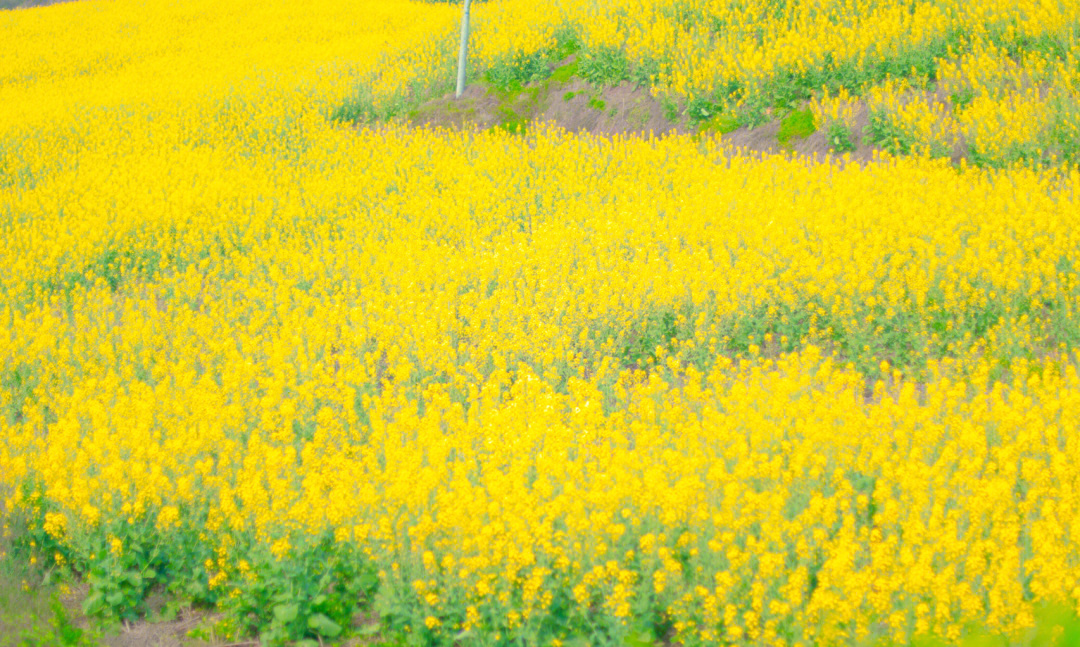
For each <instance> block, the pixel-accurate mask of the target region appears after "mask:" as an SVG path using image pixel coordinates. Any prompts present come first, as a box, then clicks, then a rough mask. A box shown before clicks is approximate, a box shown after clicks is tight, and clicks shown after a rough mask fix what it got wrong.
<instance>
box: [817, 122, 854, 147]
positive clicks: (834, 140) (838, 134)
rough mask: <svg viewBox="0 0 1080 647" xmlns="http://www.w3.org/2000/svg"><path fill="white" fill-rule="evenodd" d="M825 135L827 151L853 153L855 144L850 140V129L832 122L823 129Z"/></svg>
mask: <svg viewBox="0 0 1080 647" xmlns="http://www.w3.org/2000/svg"><path fill="white" fill-rule="evenodd" d="M825 133H826V136H827V137H828V140H829V149H830V150H832V151H833V152H835V153H851V152H854V151H855V148H856V146H855V142H854V141H852V139H851V129H850V128H848V127H847V125H846V124H844V123H843V122H840V121H832V122H829V124H828V125H827V126H826V127H825Z"/></svg>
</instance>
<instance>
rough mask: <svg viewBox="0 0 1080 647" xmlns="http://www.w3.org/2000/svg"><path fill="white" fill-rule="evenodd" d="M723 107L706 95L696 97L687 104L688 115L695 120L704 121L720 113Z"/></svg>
mask: <svg viewBox="0 0 1080 647" xmlns="http://www.w3.org/2000/svg"><path fill="white" fill-rule="evenodd" d="M721 110H722V109H721V107H720V106H718V105H717V104H715V103H713V102H712V101H710V100H709V99H707V98H705V97H694V98H693V99H691V100H690V103H689V104H687V106H686V116H688V117H690V120H691V121H693V122H697V123H700V122H703V121H706V120H708V119H712V118H713V117H715V116H717V115H719V114H720V113H721Z"/></svg>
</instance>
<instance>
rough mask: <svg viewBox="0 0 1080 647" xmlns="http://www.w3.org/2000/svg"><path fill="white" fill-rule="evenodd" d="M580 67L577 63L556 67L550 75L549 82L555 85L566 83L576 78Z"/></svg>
mask: <svg viewBox="0 0 1080 647" xmlns="http://www.w3.org/2000/svg"><path fill="white" fill-rule="evenodd" d="M580 67H581V63H580V62H578V61H574V62H573V63H569V64H567V65H563V66H561V67H557V68H555V71H554V72H552V73H551V80H552V81H554V82H556V83H566V82H567V81H569V80H570V79H572V78H574V77H575V76H577V74H578V69H579V68H580Z"/></svg>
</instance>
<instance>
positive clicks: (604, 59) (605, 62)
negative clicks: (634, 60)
mask: <svg viewBox="0 0 1080 647" xmlns="http://www.w3.org/2000/svg"><path fill="white" fill-rule="evenodd" d="M579 69H580V74H581V77H582V78H584V79H585V80H586V81H588V82H589V83H592V84H593V85H597V86H602V87H603V86H612V85H618V84H619V83H621V82H623V81H626V80H627V79H629V78H630V65H629V63H628V61H627V59H626V54H625V53H624V52H623V51H622V50H621V49H616V48H614V47H601V48H597V49H594V50H591V51H587V52H585V53H584V54H582V55H581V67H580V68H579Z"/></svg>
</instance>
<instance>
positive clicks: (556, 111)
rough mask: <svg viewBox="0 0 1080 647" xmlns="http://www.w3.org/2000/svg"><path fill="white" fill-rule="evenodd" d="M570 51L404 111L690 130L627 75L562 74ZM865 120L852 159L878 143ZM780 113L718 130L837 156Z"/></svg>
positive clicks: (757, 142) (421, 121)
mask: <svg viewBox="0 0 1080 647" xmlns="http://www.w3.org/2000/svg"><path fill="white" fill-rule="evenodd" d="M573 63H574V58H573V57H570V58H568V59H566V60H564V61H562V62H560V63H559V64H558V65H556V66H555V67H554V68H553V69H552V70H551V71H552V75H551V77H550V78H548V79H545V80H543V81H536V82H532V83H529V84H527V85H525V86H524V87H522V88H520V89H518V90H514V91H510V92H501V91H499V90H496V89H495V88H493V87H491V86H489V85H487V84H485V83H475V84H473V85H470V86H468V87H466V89H465V91H464V92H463V93H462V95H461V97H457V98H455V97H454V93H452V92H451V93H449V94H447V95H444V96H442V97H439V98H437V99H432V100H430V101H428V102H426V103H424V104H422V105H421V106H420V107H419V108H417V109H416V110H414V111H412V112H411V113H410V114H409V122H410V123H412V124H413V125H416V126H431V127H439V128H452V129H462V128H468V129H472V128H475V129H478V130H487V129H490V128H504V129H506V130H508V131H510V132H524V130H525V129H526V128H528V124H529V123H531V122H537V123H542V122H553V123H555V124H556V125H558V126H560V127H562V128H564V129H566V130H567V131H569V132H575V133H590V134H595V135H606V136H612V135H639V136H646V135H648V134H649V133H652V134H654V135H658V136H660V135H667V134H673V133H677V134H687V133H694V132H696V129H695V126H694V125H692V124H691V123H690V121H689V120H688V119H687V118H686V117H685V116H683V115H679V114H671V112H670V111H669V110H668V109H666V108H665V106H664V104H663V102H662V101H661V100H660V99H658V98H656V97H654V96H652V95H651V94H650V93H649V91H648V89H647V88H645V87H639V86H636V85H634V84H633V83H630V82H626V81H624V82H622V83H619V84H618V85H614V86H609V87H597V86H594V85H591V84H589V83H587V82H586V81H585V80H583V79H581V78H580V77H578V76H574V75H570V74H560V71H562V72H566V71H568V69H570V68H571V66H573ZM868 122H869V117H868V111H867V110H866V108H865V107H863V108H862V109H861V110H860V111H859V113H858V114H857V115H856V123H855V124H854V126H855V128H854V132H853V133H852V136H851V143H852V144H853V145H854V146H855V150H854V151H852V152H850V153H848V155H849V158H850V159H851V160H853V161H856V162H859V163H862V162H866V161H869V160H871V159H872V158H873V157H874V154H875V151H876V150H877V149H876V148H875V147H873V146H871V145H870V144H869V143H867V142H866V141H864V137H863V136H862V132H863V129H864V128H865V127H866V125H867V124H868ZM780 131H781V122H780V119H778V118H777V119H772V120H771V121H769V122H767V123H765V124H764V125H761V126H757V127H755V128H747V127H742V128H738V129H736V130H734V131H731V132H728V133H723V134H720V133H716V134H715V136H719V137H720V139H721V141H722V142H723V143H725V144H729V145H730V146H731V147H732V148H733V149H741V150H743V151H746V152H750V153H781V152H790V153H796V154H800V155H804V156H810V157H817V158H820V159H824V158H826V157H829V156H838V155H836V154H835V153H833V152H832V151H831V147H830V145H829V141H828V137H827V136H826V134H825V133H823V132H821V131H817V132H813V133H810V134H808V135H806V136H803V137H798V136H796V137H792V138H790V139H788V140H787V141H786V142H785V143H781V142H780V134H781V132H780Z"/></svg>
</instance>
